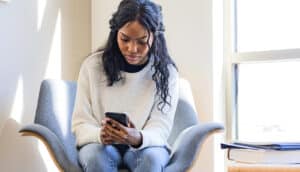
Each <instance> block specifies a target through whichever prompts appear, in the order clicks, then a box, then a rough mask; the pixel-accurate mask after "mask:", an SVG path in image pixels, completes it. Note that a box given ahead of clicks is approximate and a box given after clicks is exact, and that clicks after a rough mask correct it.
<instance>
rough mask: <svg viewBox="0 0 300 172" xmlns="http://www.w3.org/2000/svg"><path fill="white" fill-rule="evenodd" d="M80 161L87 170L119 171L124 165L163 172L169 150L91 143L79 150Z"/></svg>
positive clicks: (135, 171) (137, 171) (135, 169)
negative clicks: (138, 148) (139, 148)
mask: <svg viewBox="0 0 300 172" xmlns="http://www.w3.org/2000/svg"><path fill="white" fill-rule="evenodd" d="M79 161H80V164H81V166H82V168H83V170H84V171H85V172H117V171H118V168H120V167H124V166H125V167H127V168H128V169H129V170H130V171H131V172H162V171H163V169H164V167H165V165H166V164H167V163H168V161H169V152H168V150H167V148H166V147H147V148H144V149H141V150H135V149H130V148H129V149H128V147H126V146H125V145H122V146H115V145H101V144H97V143H91V144H87V145H85V146H83V147H82V148H81V149H80V150H79Z"/></svg>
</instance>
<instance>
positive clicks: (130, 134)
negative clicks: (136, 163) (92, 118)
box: [102, 118, 142, 147]
mask: <svg viewBox="0 0 300 172" xmlns="http://www.w3.org/2000/svg"><path fill="white" fill-rule="evenodd" d="M102 127H104V128H103V130H104V131H105V133H106V134H107V135H108V136H110V137H111V139H112V140H113V141H114V142H116V143H119V144H127V145H131V146H133V147H139V146H140V145H141V144H142V134H141V133H140V132H139V131H138V130H137V129H136V128H135V126H134V124H133V123H132V122H131V121H129V126H128V127H126V126H124V125H122V124H120V123H119V122H117V121H115V120H113V119H110V118H105V119H104V120H103V122H102Z"/></svg>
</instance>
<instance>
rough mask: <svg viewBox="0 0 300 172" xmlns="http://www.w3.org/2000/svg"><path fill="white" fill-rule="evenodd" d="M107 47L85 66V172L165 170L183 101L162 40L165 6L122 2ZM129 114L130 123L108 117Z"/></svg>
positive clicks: (76, 127) (79, 108)
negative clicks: (177, 110)
mask: <svg viewBox="0 0 300 172" xmlns="http://www.w3.org/2000/svg"><path fill="white" fill-rule="evenodd" d="M109 24H110V29H111V30H110V33H109V37H108V41H107V43H106V45H105V47H104V48H103V49H101V50H98V51H97V52H96V53H93V54H92V55H90V56H89V57H88V58H87V59H86V60H85V61H84V62H83V64H82V66H81V69H80V73H79V78H78V88H77V95H76V102H75V108H74V112H73V119H72V130H73V132H74V134H75V136H76V141H77V145H78V148H79V159H80V164H81V166H82V167H83V169H84V171H91V172H95V171H103V172H116V171H118V168H119V167H121V166H123V167H124V166H125V167H127V168H128V169H129V170H130V171H134V172H159V171H163V169H164V166H165V165H166V163H167V162H168V160H169V152H170V150H169V148H168V144H167V139H168V136H169V134H170V130H171V128H172V125H173V118H174V114H175V110H176V105H177V101H178V73H177V69H176V66H175V64H174V62H173V60H172V59H171V57H170V56H169V53H168V50H167V46H166V41H165V38H164V25H163V21H162V14H161V8H160V6H158V5H156V4H155V3H153V2H151V1H149V0H123V1H121V2H120V4H119V7H118V9H117V11H116V12H115V13H114V14H113V16H112V18H111V20H110V21H109ZM106 112H118V113H120V112H122V113H123V112H126V114H127V117H128V118H129V122H128V125H122V124H121V123H119V122H117V121H115V120H113V119H112V118H108V117H106V116H105V113H106Z"/></svg>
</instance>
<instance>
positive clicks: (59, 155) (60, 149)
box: [19, 124, 82, 172]
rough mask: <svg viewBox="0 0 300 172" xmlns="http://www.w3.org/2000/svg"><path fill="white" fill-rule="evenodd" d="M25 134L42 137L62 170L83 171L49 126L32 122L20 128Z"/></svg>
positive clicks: (70, 171) (67, 171)
mask: <svg viewBox="0 0 300 172" xmlns="http://www.w3.org/2000/svg"><path fill="white" fill-rule="evenodd" d="M19 133H21V134H22V135H23V136H34V137H37V138H38V139H40V140H41V141H42V142H43V143H44V144H45V145H46V147H47V149H48V151H49V153H50V155H51V157H52V159H53V161H54V162H55V164H56V166H57V167H58V168H59V169H60V171H66V172H82V170H81V168H80V167H79V166H78V165H77V164H74V163H72V162H71V161H70V159H69V157H68V155H67V154H66V151H65V146H64V145H63V143H62V142H61V141H60V139H59V138H58V137H57V136H56V135H55V134H54V133H53V132H52V131H51V130H49V129H48V128H47V127H44V126H42V125H39V124H31V125H26V126H24V127H22V128H21V129H20V130H19Z"/></svg>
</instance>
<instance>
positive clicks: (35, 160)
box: [0, 0, 91, 172]
mask: <svg viewBox="0 0 300 172" xmlns="http://www.w3.org/2000/svg"><path fill="white" fill-rule="evenodd" d="M90 11H91V4H90V0H84V1H82V0H63V1H61V0H10V1H9V2H8V3H0V61H1V63H0V80H1V84H0V107H1V108H0V145H1V146H0V167H1V171H10V172H15V171H16V172H17V171H23V172H26V171H28V172H35V171H36V172H41V171H47V168H48V167H47V165H48V164H49V163H50V161H48V160H46V159H43V158H42V156H41V154H43V152H41V151H42V150H44V148H43V146H42V145H40V144H39V142H37V141H36V139H33V138H28V137H20V136H19V134H18V133H17V130H18V129H19V128H20V126H21V125H24V124H28V123H32V122H33V118H34V112H35V108H36V102H37V96H38V91H39V86H40V83H41V81H42V80H43V79H44V78H62V79H67V80H75V79H77V74H78V70H79V66H80V64H81V62H82V60H83V59H84V57H85V56H86V55H87V54H88V53H90V50H91V33H90V30H91V17H90ZM47 161H48V162H47ZM48 171H53V169H52V170H48Z"/></svg>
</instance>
